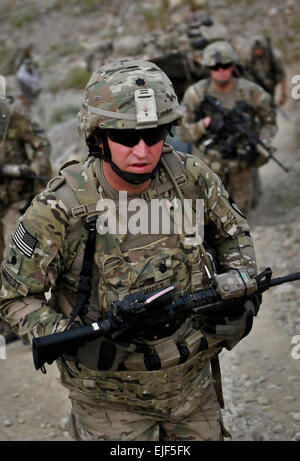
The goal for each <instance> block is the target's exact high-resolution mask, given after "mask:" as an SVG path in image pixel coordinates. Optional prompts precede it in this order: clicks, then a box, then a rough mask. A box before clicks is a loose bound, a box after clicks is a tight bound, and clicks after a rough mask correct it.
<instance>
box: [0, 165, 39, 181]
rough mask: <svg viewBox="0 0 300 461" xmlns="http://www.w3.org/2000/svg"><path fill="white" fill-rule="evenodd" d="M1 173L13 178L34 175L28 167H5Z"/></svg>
mask: <svg viewBox="0 0 300 461" xmlns="http://www.w3.org/2000/svg"><path fill="white" fill-rule="evenodd" d="M1 172H2V173H3V174H4V175H6V176H10V177H12V178H20V177H22V176H24V177H28V176H31V175H32V174H33V173H32V170H31V169H30V168H29V167H28V166H27V165H5V166H4V167H3V168H2V171H1Z"/></svg>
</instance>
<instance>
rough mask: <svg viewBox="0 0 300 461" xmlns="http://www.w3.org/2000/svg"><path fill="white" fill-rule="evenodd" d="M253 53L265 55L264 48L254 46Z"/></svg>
mask: <svg viewBox="0 0 300 461" xmlns="http://www.w3.org/2000/svg"><path fill="white" fill-rule="evenodd" d="M253 53H254V55H255V56H263V54H264V49H263V48H254V50H253Z"/></svg>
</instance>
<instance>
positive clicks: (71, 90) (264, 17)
mask: <svg viewBox="0 0 300 461" xmlns="http://www.w3.org/2000/svg"><path fill="white" fill-rule="evenodd" d="M298 6H299V5H298ZM202 13H208V14H209V15H210V16H211V17H212V18H213V19H214V21H218V22H221V23H223V24H224V26H226V28H227V29H228V31H229V33H230V37H231V39H232V41H233V42H234V43H235V44H236V45H237V46H238V48H239V49H241V50H242V49H244V47H246V46H247V42H248V40H249V38H250V37H251V36H252V35H254V34H257V33H264V34H268V35H269V36H270V37H271V39H272V42H273V43H274V44H275V45H276V47H277V48H279V49H280V50H281V51H282V53H283V55H284V57H285V62H286V65H287V66H288V71H289V75H293V74H294V73H297V62H298V58H299V57H300V43H299V41H298V40H297V33H298V32H299V31H300V19H299V15H298V14H297V13H298V12H297V1H296V0H263V1H258V0H238V1H233V0H210V1H205V0H185V1H183V0H152V1H151V2H150V1H137V0H123V1H122V2H120V1H119V0H109V1H108V0H66V1H64V2H62V1H60V0H43V2H41V1H39V0H29V1H28V2H24V1H23V0H2V1H1V10H0V38H1V41H0V43H1V45H0V72H1V73H3V74H4V75H6V76H7V81H8V87H9V90H10V92H12V93H15V94H16V93H17V89H16V82H15V76H14V72H15V69H14V57H15V56H16V55H17V53H18V50H20V49H21V48H24V47H25V46H27V45H29V44H32V45H33V56H34V59H35V60H36V61H37V62H38V64H39V68H40V72H41V74H42V77H43V86H44V90H43V92H42V94H41V97H40V102H39V108H38V109H39V110H37V112H36V115H37V117H38V118H39V120H40V122H41V123H42V124H43V125H44V126H45V127H46V129H47V130H48V134H49V136H50V139H51V141H52V143H53V161H55V163H60V162H61V161H63V160H64V159H65V158H67V157H68V156H70V155H72V153H75V152H76V153H78V151H80V150H81V149H82V148H83V146H82V145H81V144H80V140H79V138H78V136H77V131H76V121H75V118H74V117H75V116H76V113H77V111H78V107H79V106H80V101H81V96H82V89H83V88H84V85H85V83H86V82H87V80H88V78H89V75H90V68H91V67H92V68H93V66H96V65H97V59H98V56H99V53H100V55H101V57H103V53H105V50H106V49H107V47H108V45H109V43H111V42H113V44H114V49H115V50H116V51H117V54H118V55H119V56H120V55H124V56H129V55H135V53H137V50H138V49H140V48H141V47H140V45H141V44H142V43H143V41H144V39H145V37H147V36H148V35H149V34H150V33H157V34H158V35H157V36H161V35H163V34H165V33H166V31H167V30H170V27H171V25H173V24H181V25H182V24H187V23H188V22H190V21H191V20H192V19H193V18H194V16H195V14H202ZM147 34H148V35H147ZM103 50H104V51H103ZM91 63H92V66H91ZM298 73H299V72H298ZM65 122H68V123H67V125H66V124H65ZM62 123H63V124H62ZM61 124H62V125H61ZM66 128H67V129H66Z"/></svg>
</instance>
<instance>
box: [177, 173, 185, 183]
mask: <svg viewBox="0 0 300 461" xmlns="http://www.w3.org/2000/svg"><path fill="white" fill-rule="evenodd" d="M175 179H176V182H177V184H178V185H180V184H183V183H186V175H185V174H184V173H183V174H179V175H178V176H175Z"/></svg>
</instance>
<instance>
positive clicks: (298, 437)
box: [293, 432, 300, 442]
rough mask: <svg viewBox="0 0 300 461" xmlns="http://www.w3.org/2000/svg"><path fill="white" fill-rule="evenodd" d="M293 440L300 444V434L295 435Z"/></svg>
mask: <svg viewBox="0 0 300 461" xmlns="http://www.w3.org/2000/svg"><path fill="white" fill-rule="evenodd" d="M293 440H295V441H296V442H300V432H296V434H295V435H294V438H293Z"/></svg>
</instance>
